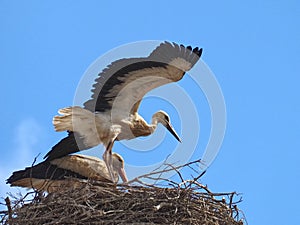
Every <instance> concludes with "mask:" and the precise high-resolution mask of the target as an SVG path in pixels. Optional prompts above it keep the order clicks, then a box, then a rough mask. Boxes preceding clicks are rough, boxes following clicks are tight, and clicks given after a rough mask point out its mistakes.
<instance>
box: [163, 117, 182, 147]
mask: <svg viewBox="0 0 300 225" xmlns="http://www.w3.org/2000/svg"><path fill="white" fill-rule="evenodd" d="M166 128H167V129H168V131H169V132H170V133H171V134H172V135H173V136H174V137H175V138H176V140H177V141H179V142H180V143H181V139H180V137H179V136H178V134H177V133H176V131H175V130H174V128H173V127H172V125H171V124H170V123H169V122H166Z"/></svg>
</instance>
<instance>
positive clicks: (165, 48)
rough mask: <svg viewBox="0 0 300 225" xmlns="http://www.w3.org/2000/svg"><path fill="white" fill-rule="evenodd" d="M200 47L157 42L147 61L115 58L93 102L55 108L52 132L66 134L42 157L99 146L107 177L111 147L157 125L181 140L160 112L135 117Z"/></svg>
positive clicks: (181, 71)
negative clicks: (145, 99) (149, 117)
mask: <svg viewBox="0 0 300 225" xmlns="http://www.w3.org/2000/svg"><path fill="white" fill-rule="evenodd" d="M201 54H202V49H199V48H198V47H197V48H194V49H192V47H191V46H188V47H185V46H183V45H178V44H175V43H169V42H164V43H162V44H160V45H159V46H158V47H157V48H156V49H155V50H154V51H153V52H152V53H151V54H150V55H149V56H148V57H143V58H128V59H120V60H117V61H115V62H113V63H111V64H110V65H109V66H107V68H105V69H104V70H103V71H102V72H101V73H100V74H99V76H98V78H97V79H96V80H95V81H96V83H95V84H94V85H93V89H92V92H93V94H92V98H91V99H90V100H88V101H87V102H85V103H84V108H81V107H78V106H75V107H68V108H64V109H61V110H59V113H60V114H61V115H60V116H55V117H54V119H53V124H54V127H55V129H56V131H65V130H66V131H68V136H67V137H66V138H64V139H62V140H61V141H60V142H59V143H57V144H56V145H55V146H54V147H53V148H52V150H51V151H49V152H48V153H47V154H46V156H45V158H46V159H47V160H53V159H55V158H59V157H62V156H65V155H68V154H70V153H74V152H78V151H81V150H85V149H88V148H91V147H94V146H97V145H99V144H101V143H102V144H103V145H104V146H105V148H106V150H105V152H104V154H103V159H104V161H105V163H106V165H107V168H108V170H109V172H110V175H111V177H112V179H113V174H112V157H111V156H112V147H113V144H114V142H115V141H116V140H122V139H132V138H135V137H139V136H147V135H150V134H152V133H153V132H154V131H155V129H156V127H157V124H158V123H161V124H162V125H163V126H165V127H166V128H167V129H168V131H170V133H171V134H172V135H173V136H174V137H175V138H176V139H177V140H178V141H181V140H180V138H179V136H178V135H177V133H176V132H175V130H174V129H173V127H172V125H171V123H170V118H169V116H168V115H167V113H165V112H163V111H159V112H156V113H155V114H154V115H153V116H152V122H151V124H148V123H147V122H146V121H145V120H144V119H143V118H142V117H141V116H140V115H139V114H138V112H137V111H138V108H139V105H140V102H141V100H142V98H143V96H144V95H145V94H146V93H147V92H149V91H150V90H152V89H154V88H156V87H159V86H162V85H164V84H167V83H171V82H176V81H179V80H180V79H182V77H183V76H184V74H185V72H186V71H188V70H190V69H191V68H192V67H193V66H194V65H195V63H196V62H197V61H198V60H199V58H200V56H201Z"/></svg>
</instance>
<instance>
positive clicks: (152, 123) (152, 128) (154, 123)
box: [149, 117, 158, 133]
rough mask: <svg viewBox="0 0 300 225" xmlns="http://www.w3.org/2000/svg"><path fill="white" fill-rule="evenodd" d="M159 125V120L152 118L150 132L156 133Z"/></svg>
mask: <svg viewBox="0 0 300 225" xmlns="http://www.w3.org/2000/svg"><path fill="white" fill-rule="evenodd" d="M157 124H158V120H157V118H155V117H154V118H152V122H151V124H150V125H149V129H150V132H151V133H154V131H155V129H156V127H157Z"/></svg>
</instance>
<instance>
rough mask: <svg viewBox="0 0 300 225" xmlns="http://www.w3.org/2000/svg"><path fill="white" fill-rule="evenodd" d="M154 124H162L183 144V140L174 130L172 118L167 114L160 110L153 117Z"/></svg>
mask: <svg viewBox="0 0 300 225" xmlns="http://www.w3.org/2000/svg"><path fill="white" fill-rule="evenodd" d="M152 123H153V124H157V123H161V124H162V125H163V126H165V127H166V128H167V130H168V131H169V132H170V133H171V134H172V135H173V136H174V137H175V138H176V140H177V141H179V142H181V139H180V137H179V136H178V134H177V133H176V131H175V130H174V128H173V126H172V124H171V122H170V117H169V115H168V114H167V113H166V112H164V111H161V110H160V111H158V112H156V113H154V115H153V116H152Z"/></svg>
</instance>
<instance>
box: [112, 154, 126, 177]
mask: <svg viewBox="0 0 300 225" xmlns="http://www.w3.org/2000/svg"><path fill="white" fill-rule="evenodd" d="M112 168H113V170H114V175H115V180H118V179H117V176H120V177H121V179H122V181H123V182H124V183H125V182H127V181H128V179H127V176H126V172H125V169H124V159H123V158H122V156H120V155H119V154H117V153H115V152H114V153H113V154H112Z"/></svg>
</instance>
